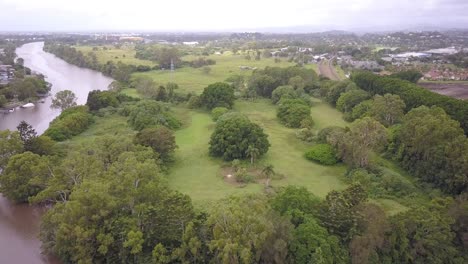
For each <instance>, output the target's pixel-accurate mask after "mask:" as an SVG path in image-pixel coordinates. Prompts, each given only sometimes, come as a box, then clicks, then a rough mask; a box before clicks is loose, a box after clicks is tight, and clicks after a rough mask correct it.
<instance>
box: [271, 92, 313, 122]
mask: <svg viewBox="0 0 468 264" xmlns="http://www.w3.org/2000/svg"><path fill="white" fill-rule="evenodd" d="M276 116H277V117H278V119H279V120H280V121H281V123H283V124H284V125H285V126H287V127H295V128H298V127H300V126H301V122H302V121H303V120H306V119H310V118H311V117H310V106H309V105H308V104H307V103H306V102H304V101H303V100H301V99H283V100H281V101H280V102H279V103H278V110H277V113H276Z"/></svg>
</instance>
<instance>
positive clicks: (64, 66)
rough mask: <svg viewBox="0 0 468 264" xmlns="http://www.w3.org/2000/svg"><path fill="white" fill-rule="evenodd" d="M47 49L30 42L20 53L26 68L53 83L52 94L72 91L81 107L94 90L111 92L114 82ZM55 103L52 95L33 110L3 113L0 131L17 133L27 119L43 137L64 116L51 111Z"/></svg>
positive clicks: (0, 120)
mask: <svg viewBox="0 0 468 264" xmlns="http://www.w3.org/2000/svg"><path fill="white" fill-rule="evenodd" d="M43 47H44V42H34V43H28V44H25V45H23V46H21V47H19V48H18V49H16V54H17V55H18V57H20V58H23V59H24V65H25V66H26V67H29V68H31V70H32V71H34V72H38V73H42V74H44V75H45V76H46V81H48V82H49V83H51V84H52V89H51V91H50V93H51V94H52V95H54V94H55V93H57V92H58V91H62V90H71V91H73V92H74V93H75V95H76V97H77V98H78V100H77V102H78V104H85V103H86V99H87V98H88V93H89V92H90V91H92V90H104V89H107V87H108V86H109V84H110V83H111V82H112V81H113V80H112V79H111V78H109V77H106V76H104V75H103V74H102V73H100V72H97V71H93V70H89V69H84V68H80V67H77V66H74V65H71V64H69V63H67V62H65V61H64V60H61V59H59V58H57V57H56V56H55V55H53V54H50V53H47V52H44V51H43V50H42V48H43ZM51 101H52V96H49V97H47V98H46V99H45V103H35V105H36V106H35V107H33V108H25V109H22V108H17V109H15V112H13V113H9V114H0V130H5V129H10V130H16V126H18V124H19V123H20V122H21V121H22V120H24V121H26V122H28V123H29V124H31V125H32V126H33V127H34V128H35V129H36V131H37V132H38V133H39V134H42V133H43V132H44V131H45V130H46V129H47V127H48V126H49V123H50V121H52V120H53V119H54V118H55V117H57V116H58V115H59V114H60V111H59V110H54V109H51V108H50V104H51Z"/></svg>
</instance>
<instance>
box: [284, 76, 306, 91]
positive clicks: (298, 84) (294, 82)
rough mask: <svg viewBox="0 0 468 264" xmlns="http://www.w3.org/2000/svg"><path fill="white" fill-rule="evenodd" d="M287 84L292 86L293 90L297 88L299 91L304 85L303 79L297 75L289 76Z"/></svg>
mask: <svg viewBox="0 0 468 264" xmlns="http://www.w3.org/2000/svg"><path fill="white" fill-rule="evenodd" d="M288 84H289V85H291V86H292V87H293V88H294V90H299V91H302V90H304V87H305V81H304V79H303V78H302V77H301V76H299V75H298V76H294V77H291V78H290V79H289V81H288Z"/></svg>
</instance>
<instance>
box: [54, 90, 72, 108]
mask: <svg viewBox="0 0 468 264" xmlns="http://www.w3.org/2000/svg"><path fill="white" fill-rule="evenodd" d="M73 106H76V95H75V93H73V92H72V91H70V90H63V91H59V92H57V93H56V94H55V96H54V98H53V99H52V105H51V107H52V108H58V109H61V110H62V111H63V110H65V109H67V108H70V107H73Z"/></svg>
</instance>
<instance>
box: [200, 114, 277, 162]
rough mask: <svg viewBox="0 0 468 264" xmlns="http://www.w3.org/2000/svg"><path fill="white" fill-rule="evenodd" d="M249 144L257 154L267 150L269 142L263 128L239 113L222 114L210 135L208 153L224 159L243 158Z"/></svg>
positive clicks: (245, 156) (246, 155)
mask: <svg viewBox="0 0 468 264" xmlns="http://www.w3.org/2000/svg"><path fill="white" fill-rule="evenodd" d="M249 146H250V147H255V148H256V149H257V150H258V156H262V155H263V154H265V153H266V152H267V151H268V148H269V147H270V143H269V142H268V136H267V135H266V134H265V133H264V132H263V129H262V128H261V127H260V126H259V125H257V124H255V123H252V122H251V121H250V120H249V119H248V118H247V117H246V116H243V115H241V114H238V113H228V114H225V115H223V116H222V117H221V118H220V119H219V120H218V122H217V123H216V127H215V131H214V132H213V134H212V135H211V139H210V149H209V150H210V154H211V155H212V156H217V157H222V158H223V159H225V160H233V159H245V158H247V157H248V152H247V150H248V149H249Z"/></svg>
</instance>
